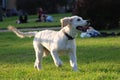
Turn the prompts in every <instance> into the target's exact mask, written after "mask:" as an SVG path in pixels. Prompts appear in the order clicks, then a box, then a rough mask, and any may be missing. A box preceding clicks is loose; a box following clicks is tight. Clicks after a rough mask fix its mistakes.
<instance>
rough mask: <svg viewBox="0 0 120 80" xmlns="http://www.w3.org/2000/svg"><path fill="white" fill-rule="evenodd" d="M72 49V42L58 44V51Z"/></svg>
mask: <svg viewBox="0 0 120 80" xmlns="http://www.w3.org/2000/svg"><path fill="white" fill-rule="evenodd" d="M72 47H73V41H66V42H61V43H60V44H58V50H70V49H72Z"/></svg>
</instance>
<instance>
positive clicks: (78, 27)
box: [76, 26, 88, 32]
mask: <svg viewBox="0 0 120 80" xmlns="http://www.w3.org/2000/svg"><path fill="white" fill-rule="evenodd" d="M76 29H77V30H80V31H82V32H86V31H87V29H88V26H77V27H76Z"/></svg>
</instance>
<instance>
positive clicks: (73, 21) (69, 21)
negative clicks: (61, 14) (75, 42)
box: [60, 16, 90, 31]
mask: <svg viewBox="0 0 120 80" xmlns="http://www.w3.org/2000/svg"><path fill="white" fill-rule="evenodd" d="M60 22H61V26H62V27H65V26H67V25H70V27H72V28H73V29H76V30H80V31H85V30H86V29H87V27H88V26H89V25H90V22H89V21H88V20H84V19H83V18H82V17H79V16H72V17H65V18H62V19H61V20H60Z"/></svg>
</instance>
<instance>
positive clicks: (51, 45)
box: [8, 16, 88, 71]
mask: <svg viewBox="0 0 120 80" xmlns="http://www.w3.org/2000/svg"><path fill="white" fill-rule="evenodd" d="M78 19H79V20H78ZM62 20H63V21H62ZM64 21H67V23H65V22H64ZM61 22H63V23H65V27H63V28H62V29H61V30H60V31H53V30H43V31H40V32H24V33H23V32H21V31H19V30H17V29H16V28H14V27H12V26H9V27H8V29H9V30H11V31H13V32H14V33H16V35H17V36H19V37H21V38H23V37H31V36H35V37H34V40H33V46H34V49H35V53H36V60H35V64H34V67H35V68H37V69H38V70H40V69H41V67H42V65H41V63H42V56H43V55H47V54H49V53H50V54H51V56H52V58H53V60H54V63H55V65H56V66H57V67H59V66H62V64H63V63H62V61H61V60H60V58H59V55H58V53H60V52H63V51H66V52H68V53H69V56H70V65H71V67H72V69H73V70H74V71H77V70H78V68H77V58H76V43H75V39H73V40H69V39H68V37H67V36H66V35H65V34H64V32H66V33H67V34H68V35H70V36H71V37H73V38H75V37H76V35H77V33H78V32H79V30H78V29H76V27H77V26H82V27H83V26H85V25H87V24H88V23H87V20H83V19H82V18H81V17H78V16H72V17H68V18H63V19H61Z"/></svg>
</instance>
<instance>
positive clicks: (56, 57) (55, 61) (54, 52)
mask: <svg viewBox="0 0 120 80" xmlns="http://www.w3.org/2000/svg"><path fill="white" fill-rule="evenodd" d="M51 55H52V58H53V60H54V63H55V65H56V66H57V67H60V66H62V64H63V63H62V61H61V60H60V58H59V56H58V53H57V51H51Z"/></svg>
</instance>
